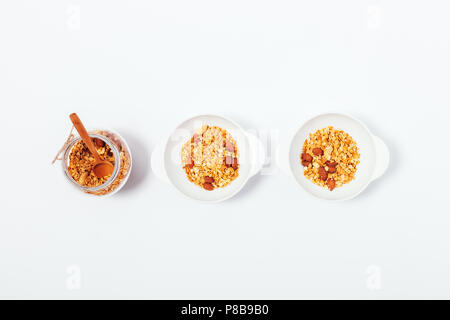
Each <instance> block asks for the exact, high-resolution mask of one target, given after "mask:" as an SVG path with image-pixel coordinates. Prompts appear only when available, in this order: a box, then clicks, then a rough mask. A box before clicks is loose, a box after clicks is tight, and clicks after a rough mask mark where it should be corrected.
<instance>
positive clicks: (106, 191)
mask: <svg viewBox="0 0 450 320" xmlns="http://www.w3.org/2000/svg"><path fill="white" fill-rule="evenodd" d="M89 136H90V137H91V138H93V139H99V140H101V141H103V142H104V143H105V144H106V145H108V146H109V148H110V150H111V152H112V154H113V155H114V171H113V173H112V174H111V176H110V177H109V178H108V180H106V181H105V182H104V183H103V184H101V185H99V186H95V187H86V186H83V185H81V184H80V183H78V182H77V181H76V180H75V179H74V178H73V177H72V175H71V174H70V172H69V165H70V155H71V153H72V150H73V148H74V146H75V145H76V144H77V143H78V142H80V141H81V140H82V139H81V137H80V136H74V137H73V138H72V139H70V140H69V141H68V142H67V143H66V147H65V148H64V150H63V151H62V167H63V171H64V173H65V176H66V177H67V179H68V180H69V181H70V182H71V183H72V184H73V185H75V186H76V187H77V188H78V189H80V190H81V191H83V192H85V193H88V194H93V195H97V196H106V195H113V194H114V193H116V192H118V191H119V190H120V189H121V188H122V187H123V186H124V185H125V183H126V182H127V180H128V177H129V176H130V173H131V168H132V158H131V152H130V149H129V147H128V145H127V143H126V142H125V140H124V139H123V138H122V136H120V135H119V134H118V133H117V132H114V131H111V130H93V131H89ZM117 159H119V161H118V160H117Z"/></svg>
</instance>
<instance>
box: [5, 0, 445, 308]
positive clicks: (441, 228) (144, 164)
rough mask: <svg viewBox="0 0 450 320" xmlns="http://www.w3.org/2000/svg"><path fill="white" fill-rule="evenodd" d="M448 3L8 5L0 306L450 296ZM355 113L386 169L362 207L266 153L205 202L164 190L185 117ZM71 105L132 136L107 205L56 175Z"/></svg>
mask: <svg viewBox="0 0 450 320" xmlns="http://www.w3.org/2000/svg"><path fill="white" fill-rule="evenodd" d="M449 10H450V4H449V3H448V1H444V0H442V1H406V0H403V1H387V0H386V1H381V0H374V1H358V0H354V1H331V0H330V1H283V0H282V1H257V0H254V1H242V0H240V1H234V0H233V1H211V0H204V1H192V0H190V1H183V0H178V1H144V0H142V1H136V0H131V1H120V2H119V1H114V2H113V1H106V0H104V1H88V0H85V1H82V0H73V1H61V0H54V1H48V0H43V1H39V2H37V1H33V0H26V1H25V0H21V1H2V2H1V3H0V40H1V41H0V106H1V107H0V108H1V120H2V124H1V126H0V133H1V134H2V136H3V140H2V151H1V157H0V166H1V168H2V172H3V174H2V184H1V186H0V190H1V192H0V195H1V209H0V211H1V213H0V298H62V299H70V298H236V299H241V298H255V299H258V298H268V299H282V298H287V299H291V298H362V299H366V298H450V274H449V270H450V256H449V254H450V232H449V231H450V228H449V225H450V210H448V199H449V185H450V166H449V165H450V164H449V161H450V151H449V138H450V134H449V132H450V129H449V127H450V121H449V116H450V111H449V110H450V109H449V108H450V95H449V85H450V76H449V74H450V62H449V61H450V60H449V57H450V38H449V31H450V20H449V19H448V12H449ZM328 111H338V112H343V113H348V114H350V115H353V116H356V117H358V118H360V119H361V120H363V121H364V122H365V123H366V124H367V125H368V126H369V128H370V129H371V130H372V131H373V133H374V134H376V135H378V136H380V137H381V138H382V139H384V140H385V141H386V143H387V144H388V146H389V148H390V150H391V156H392V159H391V161H392V162H391V166H390V168H389V170H388V172H387V173H386V175H385V176H384V177H383V178H381V179H380V180H378V181H376V182H375V183H373V184H372V185H370V186H369V188H368V189H367V190H366V191H365V192H364V193H363V194H361V195H360V196H359V197H358V198H356V199H354V200H352V201H348V202H343V203H329V202H323V201H319V200H316V199H314V198H312V197H310V196H309V195H308V194H306V193H305V192H304V191H303V190H302V189H300V187H299V186H298V185H297V184H296V182H295V181H294V180H293V179H292V178H291V177H289V176H288V175H287V174H285V173H284V172H283V171H282V170H274V165H275V163H274V161H273V162H272V165H271V167H270V168H269V169H267V168H266V171H265V173H266V174H264V175H258V176H257V177H255V178H253V179H252V180H251V181H250V183H249V184H248V185H247V186H246V187H245V189H244V190H243V191H242V192H241V193H240V194H238V195H237V196H236V197H235V198H233V199H231V200H229V201H226V202H224V203H220V204H215V205H205V204H202V203H197V202H194V201H192V200H190V199H186V198H185V197H183V195H181V194H179V193H178V192H176V190H175V189H173V188H172V187H171V186H169V185H166V184H164V183H163V182H160V181H158V180H157V179H156V177H155V176H154V174H153V173H152V171H151V168H150V161H149V157H150V154H151V152H152V149H153V148H154V146H155V145H156V144H157V143H158V142H159V141H160V140H161V139H163V138H164V137H165V136H167V135H168V134H169V133H170V132H171V130H172V129H174V127H175V126H176V125H177V124H178V123H180V122H181V121H183V120H184V119H186V118H187V117H190V116H193V115H197V114H202V113H212V114H222V115H226V116H228V117H230V118H232V119H234V120H235V121H237V122H238V123H240V124H241V125H242V126H243V127H244V128H245V129H250V130H257V131H258V132H259V133H261V134H262V135H263V136H264V135H265V134H267V133H272V134H273V135H274V136H275V137H276V136H278V137H279V139H278V142H277V141H274V142H273V143H271V144H270V145H269V147H270V148H271V149H274V148H276V147H277V145H279V143H284V142H285V141H286V139H287V138H286V137H287V136H288V134H289V133H290V132H292V131H293V130H295V129H297V128H298V127H299V126H300V125H301V124H302V123H303V122H304V121H306V120H307V119H309V118H310V117H312V116H314V115H317V114H320V113H322V112H328ZM71 112H77V113H78V114H79V115H80V117H81V118H82V119H83V120H84V121H85V122H86V125H87V126H88V127H90V128H98V127H104V128H114V129H116V130H118V131H119V132H120V133H121V134H123V136H124V137H125V138H126V139H127V140H128V142H129V144H130V147H131V148H132V152H133V156H134V160H135V168H134V171H133V173H132V176H131V178H130V181H129V183H128V184H127V185H126V186H125V188H124V189H123V190H122V191H120V192H119V193H118V194H117V195H116V196H114V197H111V198H107V199H98V198H91V197H86V196H85V195H83V194H80V193H77V192H75V191H74V190H73V189H72V187H71V186H70V185H69V184H68V183H67V182H66V181H65V180H64V179H65V178H64V177H63V175H62V171H61V168H60V165H59V164H57V165H54V166H52V165H51V164H50V162H51V160H52V158H53V156H54V155H55V153H56V151H57V150H58V149H59V148H60V147H61V145H62V143H63V142H64V140H65V138H66V136H67V134H68V131H69V130H70V127H71V126H70V122H69V118H68V115H69V114H70V113H71Z"/></svg>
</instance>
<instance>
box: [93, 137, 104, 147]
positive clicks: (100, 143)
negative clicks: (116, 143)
mask: <svg viewBox="0 0 450 320" xmlns="http://www.w3.org/2000/svg"><path fill="white" fill-rule="evenodd" d="M92 142H94V144H95V146H96V147H97V148H102V147H104V146H105V142H104V141H103V140H102V139H97V138H94V139H92Z"/></svg>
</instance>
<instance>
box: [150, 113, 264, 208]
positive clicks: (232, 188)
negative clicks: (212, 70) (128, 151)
mask: <svg viewBox="0 0 450 320" xmlns="http://www.w3.org/2000/svg"><path fill="white" fill-rule="evenodd" d="M203 125H209V126H218V127H220V128H222V129H225V130H227V131H228V132H229V133H230V134H231V135H232V136H233V138H234V139H235V140H236V144H237V147H238V150H239V153H240V157H239V164H240V168H239V177H237V178H236V179H235V180H234V181H233V182H231V184H229V185H228V186H226V187H224V188H218V189H215V190H213V191H207V190H204V189H203V188H201V187H199V186H197V185H195V184H193V183H192V182H190V181H189V180H188V178H187V176H186V172H185V171H184V170H183V167H182V164H181V148H182V146H183V145H184V144H185V143H186V142H187V141H188V140H189V139H191V137H192V135H193V134H194V130H195V129H198V128H201V127H202V126H203ZM264 155H265V153H264V149H263V147H262V144H261V142H260V141H259V139H257V138H256V137H255V136H253V135H249V134H248V133H246V132H244V130H242V128H241V127H240V126H239V125H238V124H236V123H235V122H233V121H231V120H229V119H227V118H224V117H221V116H216V115H201V116H197V117H194V118H191V119H188V120H186V121H185V122H183V123H182V124H180V125H179V126H178V127H177V128H176V129H175V131H174V132H173V133H172V134H171V135H170V137H169V139H168V140H167V141H166V142H165V143H163V144H160V145H158V146H157V148H156V149H155V150H154V151H153V154H152V168H153V171H154V172H155V174H156V175H157V176H158V177H159V178H161V179H162V180H164V181H166V182H169V183H170V184H171V185H173V186H174V187H175V188H176V189H177V190H178V191H180V192H181V193H183V194H184V195H186V196H188V197H189V198H192V199H195V200H199V201H205V202H220V201H224V200H226V199H229V198H231V197H232V196H234V195H235V194H237V193H238V192H239V191H240V190H241V189H242V188H243V187H244V185H245V184H246V183H247V181H248V179H250V177H252V176H253V175H255V174H256V173H257V172H259V170H260V169H261V167H262V165H263V163H264V159H263V158H264Z"/></svg>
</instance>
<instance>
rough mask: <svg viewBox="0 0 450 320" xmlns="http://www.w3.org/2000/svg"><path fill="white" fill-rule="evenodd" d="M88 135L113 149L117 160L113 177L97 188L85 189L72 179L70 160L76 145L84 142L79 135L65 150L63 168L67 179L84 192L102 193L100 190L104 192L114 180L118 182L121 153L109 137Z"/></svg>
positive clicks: (94, 134) (96, 134)
mask: <svg viewBox="0 0 450 320" xmlns="http://www.w3.org/2000/svg"><path fill="white" fill-rule="evenodd" d="M88 134H89V137H91V138H97V139H100V140H102V141H103V142H105V143H106V144H107V145H108V146H109V147H110V148H111V151H112V152H113V154H114V159H115V161H114V170H113V173H112V174H111V177H109V179H108V180H106V181H105V183H103V184H101V185H99V186H97V187H85V186H82V185H80V184H79V183H78V182H77V181H75V179H74V178H73V177H72V175H71V174H70V173H69V170H68V158H69V155H70V153H71V151H72V148H73V147H74V145H75V144H76V143H78V142H79V141H82V140H83V139H82V138H81V137H80V136H79V135H77V136H75V137H74V138H73V139H72V141H70V143H69V144H68V145H67V147H66V148H65V150H64V153H63V161H62V166H63V170H64V173H65V175H66V177H67V178H68V179H69V181H71V182H72V183H74V184H75V185H76V186H77V187H79V188H80V189H82V190H83V191H89V192H96V191H100V190H103V189H105V188H107V187H109V186H110V185H111V184H112V183H113V182H114V180H116V178H117V176H118V174H119V171H120V167H121V160H120V152H119V150H118V149H117V147H116V145H115V144H114V142H113V141H112V140H111V139H109V138H108V137H106V136H104V135H101V134H98V133H92V132H88Z"/></svg>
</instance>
